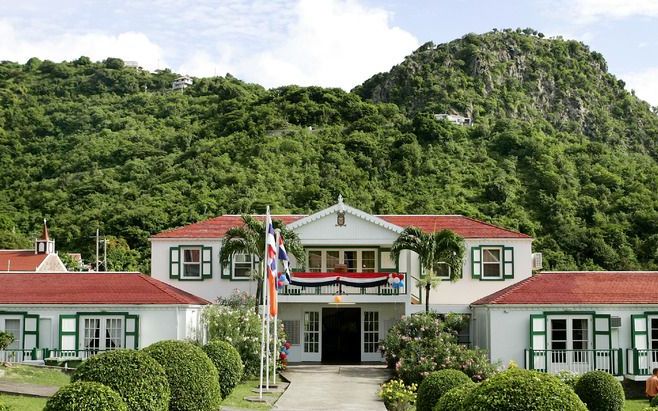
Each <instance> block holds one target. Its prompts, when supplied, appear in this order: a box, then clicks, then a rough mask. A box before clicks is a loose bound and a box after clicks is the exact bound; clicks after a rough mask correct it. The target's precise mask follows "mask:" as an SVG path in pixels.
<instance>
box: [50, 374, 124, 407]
mask: <svg viewBox="0 0 658 411" xmlns="http://www.w3.org/2000/svg"><path fill="white" fill-rule="evenodd" d="M43 410H44V411H127V410H128V407H127V406H126V403H125V402H124V401H123V400H122V399H121V397H120V396H119V394H117V393H116V392H114V391H112V389H111V388H109V387H107V386H105V385H103V384H100V383H97V382H89V381H78V382H74V383H72V384H69V385H65V386H63V387H62V388H60V389H59V390H58V391H57V392H56V393H55V395H54V396H52V397H50V399H49V400H48V402H47V403H46V407H45V408H44V409H43Z"/></svg>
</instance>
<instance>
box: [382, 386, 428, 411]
mask: <svg viewBox="0 0 658 411" xmlns="http://www.w3.org/2000/svg"><path fill="white" fill-rule="evenodd" d="M417 388H418V387H417V386H416V384H411V385H408V386H407V385H404V381H402V380H390V381H388V382H385V383H384V384H382V387H381V389H380V390H379V397H380V398H381V399H382V400H384V404H385V405H386V409H387V410H388V411H406V410H408V409H410V408H411V406H412V405H413V404H414V402H415V401H416V389H417Z"/></svg>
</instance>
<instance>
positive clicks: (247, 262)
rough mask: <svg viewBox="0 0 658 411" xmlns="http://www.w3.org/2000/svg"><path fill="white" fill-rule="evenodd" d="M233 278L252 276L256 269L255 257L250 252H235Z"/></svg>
mask: <svg viewBox="0 0 658 411" xmlns="http://www.w3.org/2000/svg"><path fill="white" fill-rule="evenodd" d="M232 261H233V278H250V277H251V273H252V271H254V258H253V256H252V255H250V254H233V259H232Z"/></svg>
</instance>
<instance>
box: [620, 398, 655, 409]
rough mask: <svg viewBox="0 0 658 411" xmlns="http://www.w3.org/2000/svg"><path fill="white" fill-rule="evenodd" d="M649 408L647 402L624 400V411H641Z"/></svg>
mask: <svg viewBox="0 0 658 411" xmlns="http://www.w3.org/2000/svg"><path fill="white" fill-rule="evenodd" d="M648 406H649V400H626V402H624V411H642V410H643V409H645V408H647V407H648Z"/></svg>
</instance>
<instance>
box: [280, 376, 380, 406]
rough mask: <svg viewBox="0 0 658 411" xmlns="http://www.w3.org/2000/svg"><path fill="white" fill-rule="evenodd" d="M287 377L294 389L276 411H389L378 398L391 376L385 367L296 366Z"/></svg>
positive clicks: (285, 396) (287, 392)
mask: <svg viewBox="0 0 658 411" xmlns="http://www.w3.org/2000/svg"><path fill="white" fill-rule="evenodd" d="M283 375H284V377H286V378H287V379H288V380H289V381H290V386H289V387H288V389H287V390H286V392H285V393H283V395H282V396H281V398H279V401H277V403H276V405H275V406H274V409H275V410H285V411H297V410H300V411H301V410H319V411H321V410H332V411H337V410H345V411H352V410H354V411H356V410H359V411H366V410H367V411H370V410H372V411H386V407H384V403H383V402H382V401H381V400H380V399H379V397H378V396H377V391H378V390H379V384H381V383H382V382H384V381H386V379H388V377H389V375H390V374H389V370H387V369H386V368H385V367H384V366H383V365H381V366H380V365H296V366H291V367H288V370H286V372H285V373H283Z"/></svg>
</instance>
